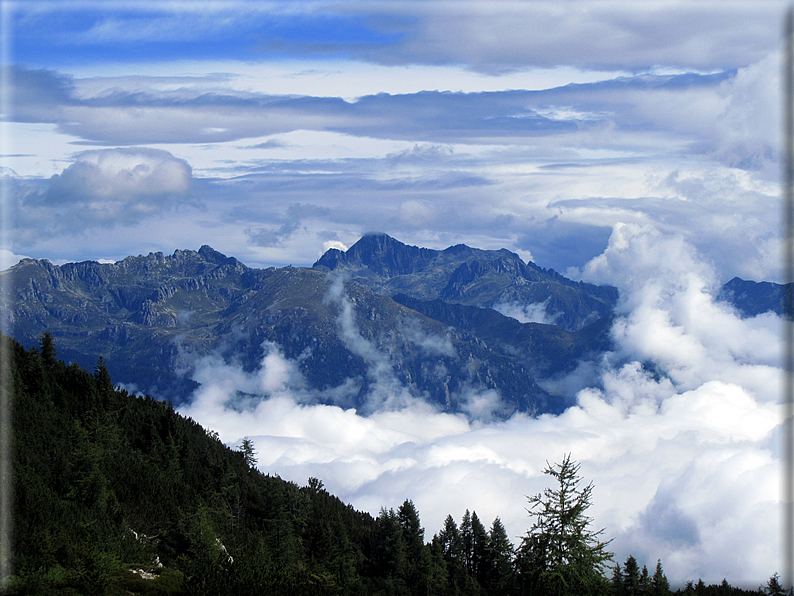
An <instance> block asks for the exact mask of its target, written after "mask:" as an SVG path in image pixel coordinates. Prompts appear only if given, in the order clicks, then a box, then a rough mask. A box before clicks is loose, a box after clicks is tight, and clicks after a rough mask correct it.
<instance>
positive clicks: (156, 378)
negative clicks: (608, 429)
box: [0, 234, 782, 418]
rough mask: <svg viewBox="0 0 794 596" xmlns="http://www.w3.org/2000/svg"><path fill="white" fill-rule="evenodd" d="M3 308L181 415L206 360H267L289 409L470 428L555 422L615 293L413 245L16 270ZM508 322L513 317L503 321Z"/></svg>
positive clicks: (503, 260) (25, 333)
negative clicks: (277, 263) (264, 260)
mask: <svg viewBox="0 0 794 596" xmlns="http://www.w3.org/2000/svg"><path fill="white" fill-rule="evenodd" d="M0 275H6V276H10V277H11V279H10V283H8V284H5V285H4V287H5V288H6V289H7V292H6V293H5V294H3V295H2V297H0V300H2V313H3V316H4V317H6V318H7V322H8V323H9V324H10V325H11V328H12V329H13V332H14V337H15V339H16V340H17V341H19V342H20V343H22V344H23V345H25V346H33V345H37V344H38V338H39V337H40V336H41V334H42V333H43V332H44V331H49V332H50V333H51V334H52V336H53V337H54V339H55V345H56V348H57V350H58V357H59V358H63V359H64V360H66V361H73V362H76V363H78V364H80V365H81V366H84V367H87V368H89V369H90V368H93V366H94V365H95V364H96V362H97V359H98V358H99V357H100V356H101V357H102V358H103V360H104V361H105V364H106V366H107V368H108V370H109V372H110V374H111V375H112V377H113V379H114V381H117V382H120V383H122V384H124V385H125V386H126V387H128V388H131V389H133V390H135V391H140V392H143V393H147V394H150V395H153V396H155V397H157V398H160V399H168V400H169V401H172V402H173V403H175V404H177V405H178V404H179V403H182V402H184V401H186V400H187V399H188V398H189V397H190V395H191V393H192V392H193V391H194V390H195V388H196V387H197V383H196V382H195V381H194V380H192V378H191V377H192V376H193V372H194V370H195V367H196V366H197V365H198V363H200V362H201V361H202V360H201V359H202V358H204V357H207V356H214V357H216V358H218V359H221V360H222V361H224V362H227V363H231V364H233V365H236V366H239V367H240V368H241V369H242V370H244V371H248V372H251V371H254V370H256V369H257V368H258V367H259V366H260V364H261V362H262V359H263V357H264V356H266V355H267V354H268V353H275V354H277V355H278V357H280V358H283V359H285V360H287V361H290V362H292V363H293V364H294V365H295V368H296V370H297V371H299V374H298V375H296V376H295V378H290V379H289V384H288V387H287V388H288V389H289V390H290V391H291V392H292V393H293V394H294V395H295V396H296V399H299V400H303V401H307V402H311V403H328V404H335V405H339V406H341V407H345V408H349V407H353V408H356V409H357V410H358V411H360V412H362V413H368V412H371V411H374V410H375V409H377V408H378V407H381V406H382V405H383V404H384V402H385V401H387V400H389V399H394V398H396V397H400V396H401V395H402V396H403V397H405V396H409V397H410V398H411V399H421V400H424V401H426V402H428V403H431V404H433V406H434V407H436V408H437V409H439V410H442V411H449V412H465V413H468V414H470V415H473V416H476V415H479V412H477V411H476V407H477V406H476V404H475V401H476V399H475V398H476V397H477V396H480V397H481V396H482V395H490V396H492V397H493V396H498V398H499V399H498V403H491V406H490V407H491V408H492V412H491V415H493V416H496V417H500V418H504V417H508V416H510V415H511V414H513V413H514V412H516V411H521V412H526V413H529V414H532V415H536V414H540V413H545V412H552V413H557V412H560V411H562V410H563V409H565V408H566V407H567V406H569V405H570V404H571V396H570V395H564V394H560V393H559V392H557V391H555V390H554V389H553V387H554V386H555V385H554V382H553V381H554V379H557V378H560V377H561V376H563V375H565V374H567V373H570V372H571V371H573V370H574V369H575V368H576V367H577V366H578V365H579V364H580V363H581V362H583V361H593V362H595V361H597V360H598V359H599V358H600V356H601V354H603V353H604V352H605V351H608V350H610V349H611V348H612V345H611V336H610V328H611V324H612V321H613V319H614V314H613V311H614V309H615V306H616V305H617V302H618V292H617V290H616V289H615V288H613V287H608V286H596V285H592V284H587V283H582V282H574V281H572V280H569V279H567V278H565V277H563V276H562V275H560V274H559V273H557V272H555V271H553V270H547V269H542V268H540V267H538V266H536V265H535V264H534V263H524V262H523V261H522V260H521V259H520V258H519V257H518V255H516V254H514V253H511V252H509V251H507V250H504V249H503V250H498V251H492V250H480V249H475V248H470V247H468V246H465V245H457V246H453V247H450V248H448V249H446V250H442V251H439V250H431V249H426V248H418V247H414V246H408V245H406V244H403V243H402V242H399V241H398V240H395V239H394V238H391V237H389V236H387V235H385V234H368V235H366V236H364V237H363V238H361V239H360V240H359V241H358V242H357V243H356V244H354V245H353V246H352V247H350V249H348V250H347V251H345V252H342V251H339V250H335V249H332V250H329V251H328V252H326V253H325V254H324V255H323V256H322V257H321V258H320V259H319V260H318V261H317V263H315V264H314V266H313V267H312V268H294V267H285V268H281V269H276V268H269V269H252V268H249V267H246V266H245V265H243V264H242V263H240V262H239V261H237V260H236V259H235V258H233V257H227V256H226V255H223V254H221V253H219V252H217V251H215V250H213V249H212V248H210V247H208V246H203V247H201V249H199V250H198V251H191V250H178V251H176V252H175V253H174V254H173V255H170V256H164V255H163V254H162V253H151V254H149V255H147V256H136V257H128V258H126V259H124V260H122V261H119V262H117V263H114V264H100V263H96V262H83V263H69V264H66V265H62V266H55V265H53V264H51V263H50V262H49V261H47V260H32V259H26V260H23V261H21V262H20V263H19V264H18V265H16V266H15V267H13V268H11V269H10V270H7V271H5V272H2V273H0ZM781 296H782V286H779V285H776V284H768V283H764V284H758V283H755V282H745V281H743V280H732V281H731V282H729V284H726V286H725V287H723V290H722V292H721V294H720V299H722V300H725V301H729V302H731V303H732V304H734V305H735V306H736V308H737V309H739V310H740V312H742V313H743V314H744V315H746V316H753V315H755V314H758V313H759V312H764V311H765V310H773V311H775V312H778V313H780V312H782V310H781V308H782V307H781V304H782V302H781ZM508 315H511V316H508Z"/></svg>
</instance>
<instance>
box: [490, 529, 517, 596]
mask: <svg viewBox="0 0 794 596" xmlns="http://www.w3.org/2000/svg"><path fill="white" fill-rule="evenodd" d="M487 551H488V578H487V580H488V581H487V584H488V591H489V592H491V593H494V594H507V593H509V592H510V591H511V590H510V587H511V583H512V579H513V554H514V553H513V545H512V544H511V543H510V540H509V539H508V537H507V531H506V530H505V527H504V525H503V524H502V520H500V519H499V518H498V517H497V518H496V519H495V520H493V524H491V531H490V532H489V540H488V548H487Z"/></svg>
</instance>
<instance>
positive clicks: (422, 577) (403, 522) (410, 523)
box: [397, 499, 430, 594]
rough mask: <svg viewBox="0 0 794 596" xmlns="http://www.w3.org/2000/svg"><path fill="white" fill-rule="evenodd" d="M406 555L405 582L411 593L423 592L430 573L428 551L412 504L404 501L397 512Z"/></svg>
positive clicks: (417, 513)
mask: <svg viewBox="0 0 794 596" xmlns="http://www.w3.org/2000/svg"><path fill="white" fill-rule="evenodd" d="M397 518H398V519H399V520H400V527H401V528H402V533H401V537H402V542H403V545H404V546H403V548H404V550H405V555H406V564H405V582H406V584H408V589H409V590H410V591H411V593H417V594H418V593H422V592H425V591H426V589H427V585H428V575H429V572H430V551H429V550H427V549H426V548H425V530H424V528H422V524H421V523H420V522H419V512H418V511H417V510H416V507H415V506H414V502H413V501H411V500H409V499H406V500H405V502H404V503H403V504H402V505H400V508H399V509H398V510H397Z"/></svg>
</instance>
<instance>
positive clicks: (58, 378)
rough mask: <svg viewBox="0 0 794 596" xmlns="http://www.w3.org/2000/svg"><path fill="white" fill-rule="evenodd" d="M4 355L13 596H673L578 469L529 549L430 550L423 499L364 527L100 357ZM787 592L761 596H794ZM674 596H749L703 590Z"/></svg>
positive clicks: (564, 476) (549, 494)
mask: <svg viewBox="0 0 794 596" xmlns="http://www.w3.org/2000/svg"><path fill="white" fill-rule="evenodd" d="M0 341H2V342H4V343H5V347H6V348H7V349H5V350H2V353H4V354H6V355H7V356H8V357H9V358H10V362H9V363H8V364H9V379H10V382H11V397H12V408H13V447H12V454H13V502H14V520H13V550H12V553H13V554H12V557H13V560H12V561H11V569H12V575H11V576H10V577H8V578H2V580H3V588H4V589H5V591H6V593H8V594H19V595H21V594H31V595H33V594H35V595H41V596H46V595H48V594H59V595H60V594H63V595H67V596H69V595H72V596H79V595H86V596H88V595H90V596H93V595H111V596H112V595H127V594H161V595H162V594H171V595H187V594H190V595H199V596H200V595H208V596H209V595H212V596H225V595H249V594H250V595H254V594H257V595H258V594H274V595H280V594H284V595H297V596H300V595H304V594H306V595H318V594H319V595H323V594H329V595H347V594H350V595H362V596H363V595H384V596H385V595H390V596H398V595H429V594H437V595H443V596H446V595H449V596H463V595H474V596H491V595H493V596H496V595H508V596H509V595H524V594H533V595H534V594H538V595H540V594H542V595H550V596H557V595H559V596H564V595H568V594H571V595H573V594H576V595H582V596H587V595H596V594H598V595H601V594H603V595H609V596H667V595H668V594H671V591H670V586H669V582H668V581H667V578H666V577H665V575H664V571H663V568H662V564H661V561H657V563H656V567H655V571H654V573H653V574H650V573H649V571H648V569H647V567H645V566H643V567H642V568H641V569H640V568H639V565H638V563H637V561H636V560H635V559H634V558H633V557H629V558H628V559H627V560H626V561H625V562H624V563H623V564H622V565H621V564H619V563H614V562H613V561H612V559H613V556H612V554H611V553H610V552H609V551H608V550H607V549H608V545H609V541H607V540H604V539H603V537H602V535H603V531H594V530H592V529H591V527H590V526H591V521H592V520H591V519H590V518H589V517H588V516H587V509H588V507H589V506H590V503H591V497H592V487H593V485H592V483H590V484H586V485H583V483H582V480H581V478H580V476H579V466H578V464H576V462H575V461H573V460H572V459H571V456H570V455H567V456H565V457H564V458H563V459H562V461H561V462H560V463H557V464H553V465H548V466H547V468H546V473H547V474H548V475H549V477H550V480H551V484H552V486H551V487H550V488H548V489H546V490H545V491H544V492H543V493H540V494H538V495H535V496H531V497H529V500H528V504H529V511H530V513H531V520H532V521H531V526H530V528H529V530H528V531H527V533H526V535H525V536H524V537H523V538H522V539H521V541H520V542H519V544H518V545H514V544H513V543H512V542H511V541H510V539H509V538H508V535H507V532H506V531H505V528H504V525H503V524H502V522H501V520H500V519H499V517H497V518H496V519H494V520H493V521H492V522H491V523H490V525H489V526H488V527H487V528H486V526H485V525H484V524H483V522H482V521H481V520H480V519H479V517H478V516H477V513H476V512H475V511H469V510H466V511H465V512H464V513H463V515H462V517H461V518H460V522H457V521H456V520H455V519H454V518H453V517H452V515H448V516H447V518H446V519H445V521H444V525H443V528H442V529H441V530H440V531H439V532H438V533H437V534H435V535H434V536H432V538H429V539H428V538H427V537H426V536H425V530H424V528H423V527H422V524H421V521H420V516H419V512H418V510H417V508H416V507H415V505H414V503H413V502H412V501H411V500H410V499H406V500H405V502H404V503H403V504H402V505H401V506H400V507H399V508H397V510H396V511H395V510H394V509H385V508H383V509H381V510H380V512H379V513H378V515H377V516H374V517H373V516H372V515H370V514H368V513H366V512H359V511H356V510H355V509H354V508H353V507H351V506H350V505H347V504H345V503H343V502H342V501H340V500H339V499H338V498H337V497H335V496H333V495H331V494H330V493H329V492H328V491H327V490H326V489H325V488H324V486H323V483H322V481H320V480H318V479H316V478H311V479H309V481H308V483H307V485H306V486H298V485H297V484H296V483H293V482H288V481H285V480H283V479H281V478H279V477H278V476H273V475H269V474H264V473H262V472H260V471H259V470H257V469H256V466H255V464H256V453H255V451H254V445H253V443H252V442H251V441H250V440H245V441H243V444H242V446H241V448H240V449H238V450H233V449H231V448H229V447H228V446H226V445H224V444H223V443H222V442H221V441H220V440H219V438H218V435H217V433H213V432H212V431H206V430H205V429H203V428H202V427H201V426H200V425H199V424H198V423H197V422H195V421H194V420H192V419H190V418H186V417H184V416H181V415H179V414H178V413H177V412H175V411H174V409H173V407H172V406H171V405H170V404H169V403H166V402H162V401H158V400H155V399H152V398H151V397H136V396H134V395H131V394H129V393H128V392H127V391H125V390H123V389H118V388H115V387H114V386H113V383H112V381H111V378H110V375H109V374H108V372H107V369H106V368H105V366H104V362H103V361H102V359H101V358H100V359H99V361H98V362H97V365H96V367H95V369H94V371H93V372H88V371H86V370H84V369H82V368H80V367H79V366H77V365H74V364H70V365H67V364H65V363H63V362H62V361H59V360H58V359H57V350H56V347H55V343H54V341H53V338H52V337H51V336H50V335H49V334H44V335H43V336H42V338H41V340H40V345H39V346H38V347H35V348H31V349H27V350H26V349H25V348H23V347H22V346H21V345H19V344H18V343H16V342H14V341H13V340H12V339H10V338H8V337H4V336H0ZM772 579H775V581H776V582H777V575H775V576H773V578H771V579H770V584H768V585H767V586H766V588H763V589H761V588H759V591H761V592H765V593H767V594H770V596H782V594H783V593H784V592H785V591H784V590H783V589H782V588H780V586H779V582H778V583H777V584H775V585H772V583H771V582H772ZM776 586H777V587H776ZM778 588H779V592H778V591H776V590H778ZM675 593H676V594H678V595H685V596H740V595H741V594H744V593H748V594H749V593H750V592H746V591H744V590H740V589H739V588H735V587H732V586H730V585H728V584H727V582H723V584H722V585H719V586H705V585H704V584H703V582H702V581H699V582H698V583H697V584H694V583H692V582H690V583H689V584H687V585H686V586H685V587H684V588H682V589H679V590H678V591H677V592H675ZM752 593H754V594H758V591H755V592H752Z"/></svg>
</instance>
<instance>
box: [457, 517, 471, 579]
mask: <svg viewBox="0 0 794 596" xmlns="http://www.w3.org/2000/svg"><path fill="white" fill-rule="evenodd" d="M460 543H461V547H462V550H463V566H464V567H465V568H466V571H468V572H469V573H471V572H472V565H473V563H474V549H473V547H474V538H473V536H472V530H471V513H469V510H468V509H467V510H466V513H464V514H463V519H462V520H461V522H460Z"/></svg>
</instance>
